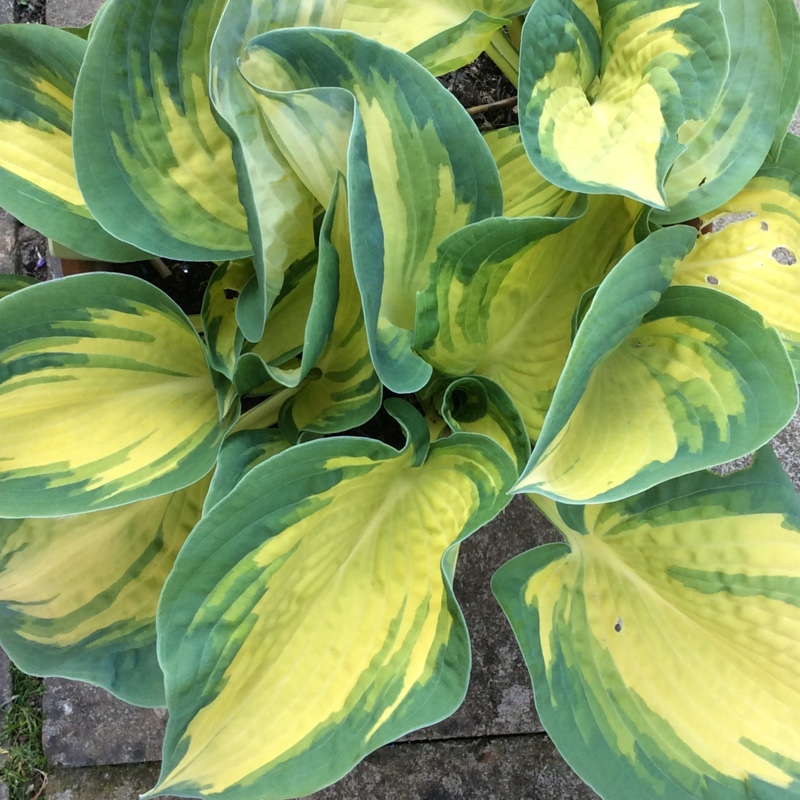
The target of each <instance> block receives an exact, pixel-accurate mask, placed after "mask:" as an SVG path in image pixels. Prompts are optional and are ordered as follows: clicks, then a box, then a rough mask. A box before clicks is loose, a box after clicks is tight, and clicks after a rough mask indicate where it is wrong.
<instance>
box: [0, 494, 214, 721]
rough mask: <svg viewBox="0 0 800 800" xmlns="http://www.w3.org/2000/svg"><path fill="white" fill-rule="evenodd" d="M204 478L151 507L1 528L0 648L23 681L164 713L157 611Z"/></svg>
mask: <svg viewBox="0 0 800 800" xmlns="http://www.w3.org/2000/svg"><path fill="white" fill-rule="evenodd" d="M207 488H208V478H203V479H202V480H200V481H199V482H198V483H195V484H192V485H191V486H188V487H187V488H185V489H181V490H180V491H177V492H174V493H172V494H166V495H162V496H161V497H156V498H153V499H152V500H139V501H138V502H135V503H129V504H128V505H124V506H120V507H119V508H112V509H108V510H106V511H95V512H93V513H90V514H78V515H76V516H72V517H59V518H57V519H2V520H0V564H1V565H2V568H1V569H0V619H2V622H3V624H2V625H1V626H0V631H2V632H1V633H0V644H2V646H3V649H4V650H5V651H6V652H7V653H8V654H9V655H10V656H11V658H13V659H14V661H15V662H16V663H17V664H18V665H19V666H20V667H21V668H22V669H24V670H25V671H26V672H30V673H32V674H34V675H58V676H62V677H67V678H74V679H78V680H82V681H88V682H89V683H94V684H96V685H98V686H102V687H103V688H104V689H107V690H108V691H110V692H112V693H114V694H115V695H117V696H118V697H121V698H122V699H123V700H125V701H127V702H129V703H135V704H136V705H144V706H163V705H164V703H165V698H164V677H163V675H162V673H161V668H160V667H159V666H158V660H157V658H156V626H155V618H156V606H157V604H158V598H159V597H160V595H161V589H162V587H163V586H164V582H165V581H166V579H167V575H168V574H169V572H170V570H171V569H172V565H173V564H174V562H175V557H176V556H177V555H178V551H179V550H180V548H181V546H182V545H183V543H184V541H185V540H186V537H187V536H188V535H189V532H190V531H191V530H192V528H193V527H194V526H195V524H197V522H198V521H199V519H200V509H201V507H202V503H203V498H204V496H205V493H206V489H207Z"/></svg>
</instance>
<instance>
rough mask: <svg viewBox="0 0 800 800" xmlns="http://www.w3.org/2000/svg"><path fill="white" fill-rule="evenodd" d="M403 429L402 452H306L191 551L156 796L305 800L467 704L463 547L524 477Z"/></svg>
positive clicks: (245, 485)
mask: <svg viewBox="0 0 800 800" xmlns="http://www.w3.org/2000/svg"><path fill="white" fill-rule="evenodd" d="M394 413H397V414H398V418H399V419H401V420H402V421H403V424H404V426H405V427H406V429H407V432H408V434H409V437H410V438H409V444H408V445H407V446H406V448H405V449H404V450H403V451H402V452H399V453H398V452H397V451H395V450H393V449H391V448H389V447H388V446H387V445H384V444H382V443H380V442H376V441H372V440H368V439H351V438H338V439H323V440H319V441H315V442H310V443H308V444H303V445H298V446H296V447H293V448H291V449H290V450H288V451H286V452H284V453H281V454H279V455H277V456H274V457H273V458H271V459H269V460H268V461H266V462H265V463H263V464H260V465H259V466H257V467H255V468H254V469H253V470H252V471H250V472H249V473H248V474H247V475H246V476H245V477H244V479H243V480H242V481H241V482H240V483H239V484H238V486H237V487H236V488H235V489H234V490H233V491H232V492H231V493H230V494H229V495H228V496H227V497H226V498H225V499H224V500H222V501H221V502H219V503H218V504H217V505H216V506H215V507H214V508H212V509H211V510H210V511H209V513H208V515H207V516H206V517H205V518H204V520H203V521H202V522H201V523H200V525H199V526H198V527H197V528H196V529H195V531H194V533H193V535H192V536H191V537H190V538H189V540H188V541H187V543H186V545H185V547H184V549H183V550H182V551H181V554H180V556H179V558H178V561H177V562H176V565H175V570H174V571H173V573H172V575H171V576H170V578H169V579H168V582H167V585H166V587H165V590H164V595H163V599H162V603H161V606H160V608H159V618H158V633H159V641H161V642H163V643H164V644H163V646H162V647H161V648H160V649H159V656H160V659H161V664H162V666H163V668H164V670H165V675H166V686H167V702H168V707H169V710H170V718H169V726H168V730H167V736H166V740H165V750H164V763H163V768H162V777H161V780H160V783H159V785H158V787H157V789H156V790H154V791H153V793H151V795H150V796H156V795H157V794H158V793H172V794H183V795H184V796H189V795H192V794H194V795H197V794H201V795H203V796H206V797H210V796H215V795H218V794H220V793H221V792H224V793H225V797H226V798H230V800H255V798H258V800H269V799H270V798H288V797H297V796H302V795H305V794H308V793H311V792H313V791H315V790H317V789H319V788H321V787H322V786H324V785H326V784H328V783H330V782H332V781H334V780H336V779H337V778H339V777H340V776H341V775H343V774H344V773H345V772H346V771H347V770H349V769H350V768H351V767H352V766H353V765H354V764H355V763H357V762H358V761H359V760H360V759H361V758H363V756H364V755H366V753H368V752H370V751H371V750H374V749H375V748H377V747H379V746H381V745H382V744H384V743H385V742H388V741H391V740H392V739H395V738H397V737H398V736H400V735H402V734H403V733H405V732H407V731H409V730H412V729H414V728H417V727H419V726H421V725H426V724H430V723H432V722H434V721H436V720H438V719H441V718H442V717H443V716H445V715H447V714H449V713H451V712H452V711H453V710H454V709H455V707H456V706H457V705H458V704H459V703H460V702H461V699H462V698H463V696H464V693H465V691H466V686H467V678H468V674H469V664H470V656H469V645H468V641H467V633H466V628H465V626H464V622H463V618H462V616H461V613H460V611H459V609H458V606H457V605H456V603H455V599H454V597H453V594H452V586H451V584H452V577H453V569H454V566H455V548H454V545H457V544H458V542H460V541H461V540H462V539H463V538H464V537H465V536H467V535H468V534H469V533H470V532H472V531H473V530H475V529H476V528H477V527H478V526H480V525H481V524H483V523H484V522H486V521H488V520H489V519H491V518H492V517H493V516H494V515H495V514H496V513H497V512H498V511H499V510H500V509H501V508H502V507H503V506H504V505H505V504H506V502H507V497H506V495H505V492H506V490H507V488H508V485H509V482H510V481H513V475H514V471H515V470H514V467H513V464H512V462H511V460H510V459H509V458H508V456H507V455H506V454H505V453H504V452H503V450H502V448H500V447H498V446H497V445H495V444H494V443H493V442H491V441H490V440H489V439H487V438H486V437H484V436H473V435H470V434H464V433H461V434H454V435H453V436H451V437H449V438H447V439H444V440H441V441H439V442H436V443H434V444H433V445H430V447H429V446H428V437H427V430H426V427H425V424H424V422H423V420H422V418H421V417H420V416H419V415H418V414H417V413H416V412H413V411H412V410H411V409H410V407H409V406H407V405H406V404H403V403H399V404H397V405H395V406H394ZM211 554H213V558H212V557H210V556H211ZM167 643H169V644H167ZM211 654H213V655H211Z"/></svg>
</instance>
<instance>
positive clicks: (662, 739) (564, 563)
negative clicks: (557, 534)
mask: <svg viewBox="0 0 800 800" xmlns="http://www.w3.org/2000/svg"><path fill="white" fill-rule="evenodd" d="M535 502H536V503H537V504H538V505H540V507H541V508H542V510H543V511H544V512H545V513H546V514H547V515H548V517H549V518H550V519H551V521H552V522H553V523H554V524H555V525H557V526H558V528H559V529H560V530H561V531H562V532H563V534H564V535H565V537H566V539H567V544H553V545H546V546H544V547H540V548H537V549H535V550H532V551H530V552H528V553H525V554H524V555H521V556H519V557H517V558H516V559H514V560H512V561H511V562H509V563H508V564H506V565H505V566H503V567H501V569H500V570H499V571H498V572H497V574H496V575H495V576H494V579H493V581H492V588H493V590H494V592H495V595H496V596H497V598H498V599H499V601H500V604H501V605H502V606H503V610H504V611H505V613H506V615H507V616H508V618H509V620H510V621H511V624H512V626H513V628H514V631H515V633H516V635H517V639H518V641H519V643H520V646H521V648H522V651H523V654H524V656H525V660H526V661H527V663H528V668H529V670H530V673H531V677H532V680H533V687H534V695H535V698H536V707H537V710H538V712H539V716H540V717H541V720H542V723H543V725H544V726H545V728H546V730H547V732H548V734H549V735H550V736H551V738H552V739H553V741H554V742H555V744H556V746H557V747H558V749H559V750H560V751H561V753H562V754H563V755H564V757H565V758H566V760H567V761H568V763H569V764H570V765H571V766H572V768H573V769H575V771H576V772H577V773H578V774H579V775H580V776H581V778H582V779H583V780H585V781H586V782H587V783H589V785H590V786H592V787H593V788H594V789H595V791H597V792H598V793H599V794H600V795H601V796H602V797H606V798H655V797H660V798H664V799H665V800H749V799H750V798H758V799H759V800H762V799H763V800H793V799H794V798H796V797H797V796H798V787H800V762H798V758H797V754H798V753H800V729H799V728H798V725H797V720H798V719H799V718H800V669H798V664H800V501H798V497H797V493H796V492H795V490H794V487H793V486H792V484H791V482H790V481H789V480H788V478H787V477H786V475H785V474H784V473H783V470H782V469H781V466H780V464H779V463H778V462H777V460H776V458H775V456H774V455H773V454H772V452H771V451H770V450H769V448H764V450H763V451H761V452H759V453H758V454H757V456H756V459H755V462H754V464H753V466H752V467H751V468H750V469H747V470H745V471H743V472H739V473H735V474H732V475H730V476H727V477H720V476H718V475H714V474H712V473H695V474H692V475H687V476H685V477H683V478H678V479H676V480H673V481H670V482H668V483H665V484H662V485H660V486H657V487H655V488H653V489H651V490H650V491H648V492H646V493H644V494H641V495H637V496H635V497H631V498H629V499H627V500H622V501H618V502H615V503H606V504H601V505H592V506H564V505H561V504H558V503H553V502H551V501H549V500H540V499H539V498H535Z"/></svg>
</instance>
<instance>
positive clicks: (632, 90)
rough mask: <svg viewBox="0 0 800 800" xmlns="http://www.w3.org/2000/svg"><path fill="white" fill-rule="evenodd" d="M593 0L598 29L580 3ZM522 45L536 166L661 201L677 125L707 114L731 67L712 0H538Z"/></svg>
mask: <svg viewBox="0 0 800 800" xmlns="http://www.w3.org/2000/svg"><path fill="white" fill-rule="evenodd" d="M725 1H727V0H725ZM754 2H755V3H756V4H760V3H762V0H754ZM763 2H766V0H763ZM593 5H596V9H595V11H596V12H599V13H597V17H596V20H595V21H596V22H600V23H601V24H600V30H599V31H598V29H597V28H595V25H594V24H593V23H592V21H591V20H590V19H589V17H587V16H586V14H584V11H583V10H581V9H582V8H586V7H587V6H589V7H590V6H593ZM587 10H589V9H587ZM521 56H522V66H521V72H520V115H521V127H522V136H523V139H524V140H525V147H526V149H527V151H528V154H529V155H530V157H531V159H532V161H533V163H534V166H535V167H536V168H537V170H539V172H541V173H542V175H543V176H544V177H545V178H547V179H548V180H550V181H552V182H553V183H555V184H557V185H559V186H562V187H564V188H565V189H571V190H574V191H583V192H591V193H608V192H614V193H619V194H623V195H625V196H627V197H632V198H634V199H637V200H640V201H641V202H643V203H647V204H648V205H652V206H655V207H657V208H666V207H667V196H666V194H665V192H664V180H665V178H666V175H667V172H668V170H669V168H670V167H671V165H672V164H673V162H674V161H675V160H676V159H677V158H678V156H679V155H680V154H681V152H682V151H683V150H684V146H683V145H682V144H681V143H680V141H679V138H680V136H682V134H683V131H684V130H685V129H684V127H683V126H684V125H685V124H686V123H690V124H696V123H697V122H698V121H703V120H705V119H706V118H707V117H708V116H709V114H710V113H711V112H712V110H713V109H714V104H715V102H716V100H717V97H718V96H719V94H720V90H721V89H722V86H723V83H724V81H725V77H726V75H727V72H728V57H729V49H728V37H727V34H726V27H725V21H724V19H723V16H722V14H721V13H720V9H719V7H718V4H717V3H716V2H684V0H666V2H665V0H597V1H596V3H595V0H586V2H584V3H582V4H581V8H579V7H578V6H576V5H575V4H574V3H573V2H572V0H537V2H536V3H534V5H533V7H532V9H531V11H530V13H529V14H528V16H527V18H526V20H525V26H524V29H523V36H522V51H521ZM751 174H752V173H751ZM748 177H749V176H748ZM744 180H745V181H746V180H747V177H745V179H744Z"/></svg>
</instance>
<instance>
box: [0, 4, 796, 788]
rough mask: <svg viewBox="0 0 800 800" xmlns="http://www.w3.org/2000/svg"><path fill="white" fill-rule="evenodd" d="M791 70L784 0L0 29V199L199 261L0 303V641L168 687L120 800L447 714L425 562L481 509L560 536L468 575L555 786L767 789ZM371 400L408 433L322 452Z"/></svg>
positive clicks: (20, 655)
mask: <svg viewBox="0 0 800 800" xmlns="http://www.w3.org/2000/svg"><path fill="white" fill-rule="evenodd" d="M523 18H524V24H523ZM798 43H800V19H799V18H798V13H797V10H796V9H795V5H794V1H793V0H695V2H682V1H681V0H536V2H535V3H533V4H531V3H530V2H524V0H438V1H437V2H426V3H417V2H411V0H394V1H393V2H388V0H296V1H295V2H282V1H280V0H237V1H236V2H230V3H228V2H226V0H159V1H157V0H107V2H106V4H105V5H104V6H103V8H102V10H101V12H100V14H99V15H98V17H97V19H96V20H95V22H94V23H93V24H92V26H91V27H90V28H89V29H87V30H82V31H61V30H54V29H48V28H43V27H34V26H24V27H23V26H5V27H2V28H0V74H2V80H0V131H2V134H3V136H2V138H3V141H4V146H3V149H2V151H1V152H0V205H2V206H3V207H5V208H6V209H8V210H9V211H10V212H12V213H13V214H15V215H16V216H17V217H19V218H20V219H22V220H23V221H24V222H26V223H27V224H29V225H31V226H33V227H36V228H37V229H39V230H40V231H42V232H43V233H45V234H46V235H48V236H50V237H52V238H53V239H55V240H57V241H59V242H60V243H61V244H62V245H64V246H66V247H68V248H72V249H74V250H77V251H80V252H82V253H84V254H86V255H87V256H90V257H92V258H96V259H105V260H110V261H124V260H131V259H138V258H142V257H147V256H149V255H154V256H159V257H167V258H174V259H182V260H190V261H191V260H195V261H200V260H210V261H214V262H218V263H219V267H218V269H217V271H216V272H215V274H214V276H213V278H212V280H211V281H210V283H209V286H208V288H207V291H206V295H205V299H204V304H203V311H202V314H201V315H200V319H199V320H191V319H189V318H187V317H186V316H185V315H184V314H183V312H181V311H180V309H178V308H177V307H176V306H175V305H174V304H173V303H172V302H171V301H170V300H169V298H167V297H166V296H165V295H164V294H163V293H161V292H160V291H159V290H158V289H156V288H155V287H153V286H151V285H149V284H147V283H145V282H143V281H140V280H138V279H136V278H132V277H128V276H124V275H113V274H104V273H97V274H92V275H82V276H75V277H70V278H66V279H64V280H62V281H58V282H54V283H51V284H42V285H36V286H27V285H25V283H26V282H25V281H24V280H23V279H18V278H6V279H5V280H4V283H3V284H2V290H3V293H4V294H5V295H6V296H4V297H3V299H2V300H0V375H1V376H2V378H1V379H0V399H1V400H2V403H1V404H0V430H1V431H2V437H0V461H1V462H2V466H1V471H0V517H2V518H1V519H0V563H2V571H0V621H1V622H2V628H1V629H0V641H2V644H3V646H4V647H5V648H6V649H7V651H8V652H9V653H10V655H11V656H12V658H13V659H14V660H15V661H16V662H17V663H18V664H19V665H21V666H22V667H23V668H24V669H26V670H29V671H32V672H34V673H36V674H58V675H64V676H68V677H74V678H79V679H83V680H87V681H91V682H93V683H96V684H99V685H101V686H104V687H106V688H108V689H109V690H111V691H112V692H114V693H116V694H118V695H119V696H120V697H122V698H124V699H126V700H128V701H130V702H134V703H140V704H143V705H162V704H166V706H167V707H168V709H169V726H168V729H167V735H166V740H165V744H164V763H163V772H162V776H161V779H160V781H159V784H158V786H157V787H156V788H155V789H154V790H153V791H152V792H151V793H150V794H149V795H148V796H149V797H157V796H159V795H161V794H172V795H177V796H181V797H204V798H220V800H222V799H223V798H224V800H256V798H258V800H268V799H270V798H271V799H273V800H277V799H278V798H291V797H298V796H301V795H305V794H308V793H311V792H313V791H315V790H317V789H319V788H320V787H322V786H325V785H327V784H328V783H330V782H332V781H335V780H337V779H338V778H339V777H341V776H342V775H343V774H345V773H346V772H347V771H348V770H349V769H351V768H352V767H353V765H355V764H356V763H357V762H358V761H359V760H360V759H361V758H363V757H364V756H365V755H366V754H367V753H369V752H371V751H372V750H374V749H375V748H377V747H380V746H381V745H383V744H384V743H386V742H390V741H392V740H394V739H396V738H398V737H399V736H401V735H403V734H405V733H407V732H408V731H411V730H413V729H415V728H418V727H420V726H423V725H428V724H431V723H433V722H435V721H437V720H440V719H442V718H443V717H445V716H447V715H448V714H450V713H452V711H453V710H454V709H455V708H457V706H458V705H459V704H460V702H461V701H462V699H463V697H464V693H465V690H466V686H467V681H468V677H469V667H470V652H469V641H468V635H467V630H466V627H465V624H464V620H463V617H462V615H461V612H460V610H459V607H458V605H457V603H456V600H455V597H454V595H453V591H452V580H453V574H454V570H455V569H456V562H457V553H458V547H459V544H460V543H461V542H462V541H463V540H464V539H465V537H467V536H468V535H469V534H470V533H472V532H473V531H475V530H476V529H477V528H479V527H480V526H481V525H483V524H485V523H486V522H488V521H489V520H491V519H492V518H493V517H494V516H495V515H496V514H498V513H499V512H500V511H501V510H502V509H503V508H504V507H505V505H506V504H507V503H508V502H509V499H510V497H511V496H512V495H513V494H515V493H523V494H527V495H528V496H530V498H531V500H532V501H533V502H534V503H536V504H537V505H538V506H539V508H540V509H541V510H542V511H543V512H544V513H545V514H546V515H547V516H548V517H549V519H550V520H551V521H552V522H553V523H554V524H555V525H556V526H557V527H558V528H559V529H560V530H561V531H562V532H563V534H564V537H565V540H566V541H565V543H563V544H558V545H549V546H545V547H541V548H539V549H536V550H534V551H532V552H530V553H527V554H525V555H522V556H520V557H518V558H517V559H515V560H513V561H512V562H510V563H509V564H507V565H505V566H504V567H503V568H502V569H501V570H500V571H499V572H498V573H497V574H496V576H495V578H494V583H493V585H494V590H495V594H496V595H497V597H498V599H499V601H500V603H501V605H502V606H503V608H504V610H505V611H506V613H507V615H508V617H509V619H510V621H511V623H512V625H513V627H514V629H515V632H516V634H517V638H518V640H519V642H520V645H521V647H522V650H523V653H524V655H525V658H526V660H527V662H528V664H529V667H530V671H531V675H532V679H533V683H534V690H535V695H536V702H537V706H538V709H539V712H540V715H541V718H542V721H543V723H544V725H545V727H546V728H547V730H548V732H549V733H550V734H551V736H552V738H553V740H554V741H555V743H556V745H557V746H558V747H559V749H560V750H561V752H562V753H563V754H564V756H565V757H566V758H567V760H568V761H569V763H570V764H571V765H572V766H573V767H574V768H575V769H576V771H577V772H578V773H579V774H580V775H581V776H582V777H583V778H584V780H586V781H587V782H588V783H590V784H591V785H592V786H593V787H594V788H595V789H596V790H597V791H598V792H599V793H600V794H601V795H603V796H604V797H607V798H621V799H623V800H627V799H628V798H631V797H656V796H658V797H664V798H669V800H684V799H685V800H689V798H695V799H697V798H709V800H710V799H711V798H714V800H724V799H726V798H731V799H734V798H742V799H743V798H765V799H766V798H770V800H775V799H777V798H781V799H783V798H797V797H800V724H798V720H800V670H799V669H798V664H800V501H799V500H798V496H797V494H796V492H795V490H794V488H793V487H792V485H791V482H790V481H789V480H788V478H787V476H786V475H785V474H784V472H783V470H782V468H781V467H780V465H779V464H778V462H777V461H776V459H775V457H774V456H773V455H772V452H771V450H769V448H768V447H764V445H765V443H767V442H768V441H769V439H770V438H771V437H772V436H774V435H775V433H776V432H778V431H779V430H781V429H782V428H783V427H784V426H785V425H786V424H787V422H788V421H789V420H790V418H791V417H792V414H793V413H794V411H795V409H796V407H797V381H796V372H795V370H796V369H797V368H798V367H800V302H798V300H800V268H798V266H797V263H796V259H794V256H793V254H794V252H796V248H797V247H798V246H800V140H799V139H797V138H795V137H793V136H791V135H787V128H788V126H789V122H790V120H791V118H792V115H793V112H794V110H795V107H796V105H797V101H798V97H800V68H798V61H799V60H800V57H799V56H798V52H800V50H799V49H798ZM483 51H487V52H488V53H489V54H490V55H491V56H492V58H494V59H495V60H496V61H497V63H498V64H500V65H501V67H502V69H503V70H504V72H506V74H508V75H509V77H510V78H511V79H512V80H513V81H515V82H518V85H519V110H520V127H519V128H508V129H504V130H501V131H496V132H492V133H489V134H487V135H485V136H482V135H481V134H480V133H479V132H478V130H477V129H476V127H475V126H474V125H473V123H472V121H471V119H470V118H469V116H468V115H467V114H466V113H465V111H464V110H463V109H462V108H461V107H460V105H459V104H458V102H457V101H456V100H455V99H454V98H453V97H452V96H451V95H450V94H449V93H448V92H447V91H446V90H445V89H444V88H443V87H442V85H441V84H440V83H439V82H438V81H437V80H436V76H437V75H441V74H443V73H445V72H447V71H450V70H452V69H454V68H457V67H459V66H462V65H464V64H466V63H469V62H470V61H471V60H473V59H474V58H475V57H476V56H477V55H478V54H480V53H481V52H483ZM12 142H13V146H11V145H10V144H9V143H12ZM724 223H728V224H724ZM198 331H199V334H200V335H198ZM384 395H386V396H387V397H388V398H389V399H387V400H386V402H385V403H384V402H383V401H384ZM390 395H391V396H390ZM243 401H246V407H247V408H248V410H247V411H246V413H242V404H243ZM382 404H383V408H384V409H385V412H383V411H381V408H382ZM56 409H58V411H57V412H56ZM381 413H388V414H389V415H391V416H392V417H394V418H395V419H396V420H397V421H398V422H399V423H400V425H401V426H402V428H403V429H404V431H405V434H406V440H407V441H406V444H405V446H403V447H401V448H400V449H395V448H393V447H391V446H390V445H389V444H387V443H385V442H384V441H380V440H379V439H376V438H371V437H369V436H354V435H352V433H350V434H348V432H352V431H353V430H354V429H358V428H361V427H362V426H365V425H366V424H367V423H368V422H370V420H373V419H374V418H375V417H376V415H378V414H381ZM532 443H533V446H532ZM759 448H761V449H760V450H759ZM757 450H758V453H757V455H756V457H755V459H754V463H753V465H752V466H751V467H750V468H749V469H747V470H744V471H741V472H737V473H734V474H732V475H729V476H728V477H720V476H719V475H717V474H714V473H712V472H709V471H708V468H709V467H711V466H714V465H717V464H720V463H722V462H725V461H728V460H730V459H734V458H738V457H741V456H743V455H746V454H749V453H752V452H754V451H757Z"/></svg>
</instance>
